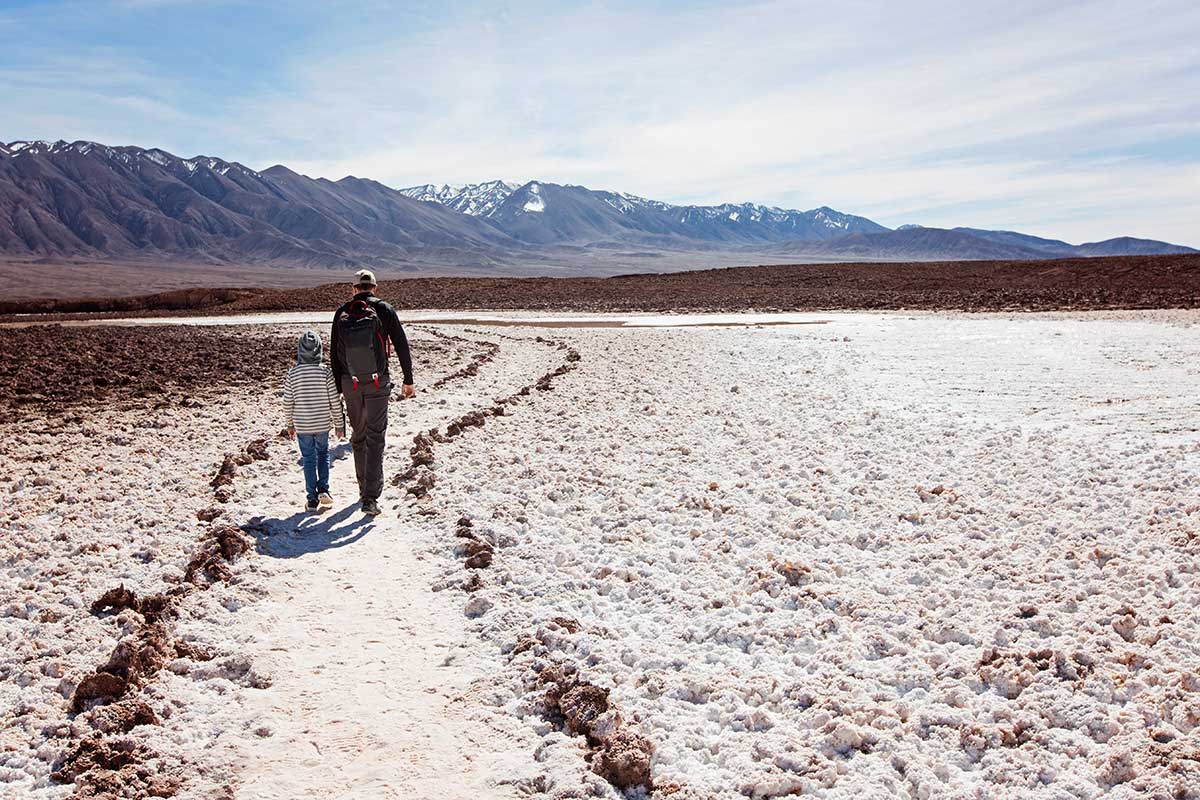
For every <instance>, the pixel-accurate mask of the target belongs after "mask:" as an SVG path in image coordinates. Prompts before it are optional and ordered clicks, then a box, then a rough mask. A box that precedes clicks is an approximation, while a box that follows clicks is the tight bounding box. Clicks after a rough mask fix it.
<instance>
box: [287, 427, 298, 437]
mask: <svg viewBox="0 0 1200 800" xmlns="http://www.w3.org/2000/svg"><path fill="white" fill-rule="evenodd" d="M288 438H289V439H295V438H296V429H295V428H288Z"/></svg>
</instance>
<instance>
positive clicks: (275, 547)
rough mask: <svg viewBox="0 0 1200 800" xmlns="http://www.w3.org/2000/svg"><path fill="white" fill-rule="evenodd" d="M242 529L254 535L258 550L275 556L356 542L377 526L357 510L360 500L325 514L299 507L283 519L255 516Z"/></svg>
mask: <svg viewBox="0 0 1200 800" xmlns="http://www.w3.org/2000/svg"><path fill="white" fill-rule="evenodd" d="M242 527H243V530H245V531H246V532H247V533H249V534H251V535H252V536H253V537H254V539H255V546H256V549H257V550H258V552H259V553H262V554H263V555H267V556H272V557H274V558H300V557H301V556H306V555H311V554H312V553H320V552H321V551H323V550H330V549H332V548H334V547H345V546H347V545H351V544H354V543H355V542H357V541H358V540H359V539H361V538H363V537H364V536H366V535H367V534H368V533H369V532H370V531H371V529H372V528H374V527H375V519H374V518H373V517H369V516H367V515H365V514H359V513H358V503H352V504H350V505H348V506H346V507H345V508H342V509H339V510H338V511H333V512H329V513H324V514H314V513H310V512H307V511H298V512H296V513H295V514H292V515H291V516H290V517H286V518H284V519H279V518H273V517H253V518H252V519H251V520H250V521H249V522H248V523H247V524H246V525H244V526H242Z"/></svg>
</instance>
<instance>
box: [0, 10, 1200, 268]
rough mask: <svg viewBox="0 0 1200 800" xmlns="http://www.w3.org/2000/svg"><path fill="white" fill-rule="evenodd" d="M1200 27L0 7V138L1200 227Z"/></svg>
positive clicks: (1080, 14) (897, 221)
mask: <svg viewBox="0 0 1200 800" xmlns="http://www.w3.org/2000/svg"><path fill="white" fill-rule="evenodd" d="M251 6H252V7H251ZM1198 43H1200V3H1197V2H1195V0H1161V1H1160V0H1148V1H1146V2H1139V3H1130V2H1128V0H1120V1H1119V2H1114V1H1112V0H1089V1H1086V2H1069V1H1068V2H1054V3H1052V2H1045V1H1044V0H1043V1H1041V2H1027V1H1026V0H1007V1H1006V2H990V0H989V1H985V2H963V1H962V0H958V2H941V1H940V0H936V1H935V0H930V1H928V2H926V1H925V0H920V1H917V2H904V1H901V0H897V1H895V2H886V1H885V0H880V1H879V2H863V1H860V0H845V1H844V2H837V3H830V2H821V3H817V2H807V1H806V0H764V1H763V2H745V3H738V2H719V3H718V2H710V1H709V0H688V1H686V2H683V1H676V0H671V1H670V2H654V1H653V0H642V1H641V2H596V3H565V2H539V0H529V2H522V3H515V4H511V5H509V4H503V3H495V2H454V0H450V2H442V3H427V2H421V3H403V2H400V3H386V2H376V1H375V0H359V1H358V2H343V1H342V0H325V2H306V1H305V0H295V1H292V2H272V1H271V0H262V1H261V2H258V3H255V4H244V3H240V2H237V3H234V2H224V1H223V0H87V1H86V2H77V1H76V0H71V1H69V2H67V1H55V2H22V1H20V0H0V139H3V140H6V141H11V140H15V139H51V140H56V139H66V140H68V141H73V140H76V139H88V140H94V141H99V142H103V143H105V144H111V145H122V144H133V145H140V146H144V147H161V148H163V149H165V150H168V151H170V152H172V153H175V154H177V155H180V156H193V155H210V156H218V157H221V158H224V159H226V160H230V161H239V162H241V163H243V164H246V165H247V166H250V167H252V168H255V169H262V168H265V167H268V166H271V165H273V164H276V163H282V164H285V165H287V166H289V167H291V168H292V169H295V170H296V171H298V172H302V173H304V174H307V175H311V176H314V177H317V176H320V177H327V178H331V179H337V178H341V177H343V176H345V175H357V176H359V177H367V178H374V179H376V180H379V181H381V182H383V183H385V184H388V185H390V186H394V187H404V186H410V185H413V184H418V183H463V182H475V181H482V180H489V179H493V178H503V179H506V180H513V181H518V182H524V181H526V180H532V179H537V180H542V181H551V182H556V183H573V184H581V185H584V186H588V187H591V188H596V189H611V190H617V191H624V192H629V193H632V194H636V195H641V196H644V197H650V198H653V199H656V200H664V201H667V202H675V203H698V204H713V203H721V202H745V201H750V202H756V203H763V204H766V205H775V206H782V207H786V208H800V209H808V208H813V207H816V206H821V205H828V206H832V207H834V208H836V209H838V210H841V211H846V212H850V213H855V214H862V215H865V216H868V217H871V218H872V219H874V220H876V221H877V222H880V223H882V224H884V225H888V226H893V227H894V226H897V225H901V224H905V223H914V224H923V225H930V226H938V227H954V226H959V225H962V226H969V227H980V228H1003V229H1010V230H1020V231H1024V232H1028V233H1033V234H1036V235H1043V236H1053V237H1056V238H1063V239H1066V240H1068V241H1071V242H1076V243H1078V242H1082V241H1095V240H1099V239H1104V238H1109V237H1112V236H1118V235H1131V236H1140V237H1146V238H1154V239H1163V240H1167V241H1173V242H1179V243H1183V244H1190V245H1193V246H1200V44H1198Z"/></svg>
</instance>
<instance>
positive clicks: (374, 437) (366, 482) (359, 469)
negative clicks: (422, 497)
mask: <svg viewBox="0 0 1200 800" xmlns="http://www.w3.org/2000/svg"><path fill="white" fill-rule="evenodd" d="M345 380H348V379H345ZM343 389H344V390H345V391H343V392H342V397H344V398H345V399H346V415H347V416H348V417H349V418H350V428H351V430H352V431H353V433H352V434H351V436H350V444H351V445H352V446H353V447H354V472H355V474H356V475H357V476H358V491H359V494H360V495H361V496H362V499H364V500H378V499H379V495H381V494H383V443H384V435H385V434H386V433H387V423H388V404H389V403H390V402H391V397H392V390H391V387H390V386H387V387H381V388H379V389H376V388H375V386H374V385H373V384H367V385H366V386H363V385H361V384H360V385H359V387H358V388H357V389H353V388H351V387H349V386H343Z"/></svg>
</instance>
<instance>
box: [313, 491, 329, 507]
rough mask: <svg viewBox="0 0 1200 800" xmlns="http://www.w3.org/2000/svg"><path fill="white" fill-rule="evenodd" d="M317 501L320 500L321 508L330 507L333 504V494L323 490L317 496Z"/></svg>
mask: <svg viewBox="0 0 1200 800" xmlns="http://www.w3.org/2000/svg"><path fill="white" fill-rule="evenodd" d="M317 501H318V502H320V504H321V508H329V507H330V506H332V505H333V495H331V494H330V493H329V492H321V495H320V496H319V497H318V498H317Z"/></svg>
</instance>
